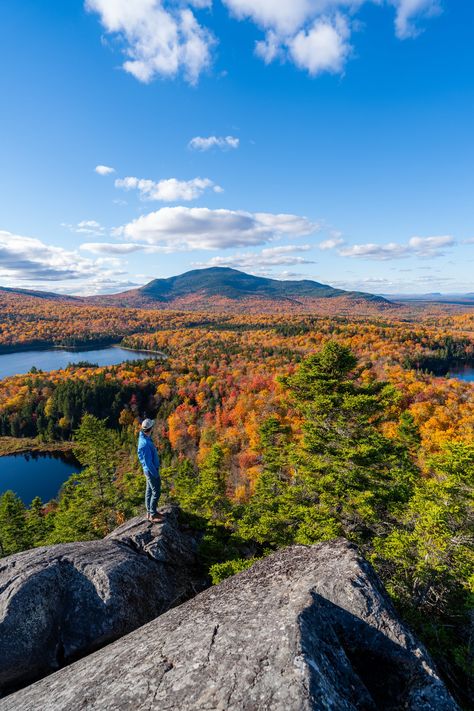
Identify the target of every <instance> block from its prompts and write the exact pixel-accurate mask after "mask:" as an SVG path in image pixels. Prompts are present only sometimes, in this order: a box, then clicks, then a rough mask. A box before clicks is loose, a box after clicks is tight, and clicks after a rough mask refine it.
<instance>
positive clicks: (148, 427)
mask: <svg viewBox="0 0 474 711" xmlns="http://www.w3.org/2000/svg"><path fill="white" fill-rule="evenodd" d="M154 424H155V420H149V419H148V418H147V419H146V420H143V422H142V430H151V428H152V427H153V425H154Z"/></svg>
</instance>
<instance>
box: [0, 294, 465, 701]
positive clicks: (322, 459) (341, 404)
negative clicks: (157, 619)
mask: <svg viewBox="0 0 474 711" xmlns="http://www.w3.org/2000/svg"><path fill="white" fill-rule="evenodd" d="M0 299H1V302H0V351H2V352H8V351H9V350H12V349H16V350H17V349H19V348H21V349H28V348H34V347H47V346H49V347H51V346H59V347H61V346H62V347H64V346H69V347H71V346H84V345H94V344H118V343H120V344H121V345H122V346H123V347H126V348H130V349H134V350H140V351H149V352H150V353H149V359H144V360H131V361H128V362H124V363H122V364H120V365H116V366H108V367H99V366H97V365H96V364H94V363H89V362H81V363H78V364H75V365H70V366H69V367H67V368H65V369H63V370H56V371H49V372H41V371H40V370H38V369H36V368H33V369H32V370H31V371H30V372H29V373H27V374H23V375H16V376H13V377H8V378H5V379H3V380H2V381H0V451H1V453H2V454H6V453H10V452H13V451H18V450H20V449H22V448H23V449H25V448H26V449H29V450H32V451H34V450H35V449H37V450H42V451H55V449H61V450H64V449H67V450H69V449H70V450H72V451H73V452H74V455H75V457H76V459H77V460H78V461H79V462H80V464H81V466H82V470H81V472H80V473H78V474H76V475H74V476H73V477H72V478H71V479H70V480H69V481H68V482H66V483H65V484H64V485H63V487H62V489H61V491H60V492H59V494H58V496H57V497H56V498H55V499H53V500H51V501H47V502H45V501H41V500H40V499H39V498H38V497H37V498H35V499H34V500H33V502H32V504H31V505H30V506H28V507H27V506H25V505H24V504H23V502H22V501H21V500H20V499H19V498H18V497H17V496H16V495H15V493H14V492H11V491H8V492H5V493H3V495H2V496H1V498H0V547H1V554H2V555H8V554H10V553H13V552H17V551H19V550H22V549H25V548H29V547H33V546H38V545H42V544H48V543H57V542H65V541H72V540H87V539H90V538H99V537H102V536H103V535H105V534H107V533H108V532H109V531H110V530H112V529H113V528H114V527H115V526H116V525H117V524H119V523H121V522H123V521H124V520H125V519H126V518H128V517H130V516H133V515H136V514H138V513H141V512H142V510H143V508H142V498H143V489H144V480H143V479H144V478H143V476H142V474H141V470H140V467H139V464H138V461H137V459H136V436H137V432H138V428H139V423H140V421H141V419H143V418H144V417H152V418H154V419H156V424H155V431H154V439H155V441H156V443H157V445H158V449H159V452H160V456H161V461H162V471H161V473H162V480H163V498H162V501H161V503H165V502H176V503H178V504H179V505H180V508H181V510H182V515H183V516H185V517H188V518H189V519H190V520H193V521H194V522H196V521H197V522H199V525H201V526H202V527H203V530H205V535H204V538H203V543H202V546H201V548H202V550H201V553H202V561H203V565H205V566H206V567H207V569H208V570H209V575H210V577H211V578H212V580H213V582H218V581H220V580H222V579H223V578H224V577H226V576H228V575H230V574H232V573H234V572H237V571H239V570H242V569H243V568H245V567H247V566H249V565H251V564H252V562H253V561H254V560H255V559H257V558H260V557H262V556H264V555H266V554H268V553H269V552H271V551H272V550H274V549H275V548H277V547H278V546H281V545H287V544H288V543H292V542H297V543H302V544H309V543H315V542H318V541H323V540H327V539H329V538H334V537H337V536H345V537H347V538H349V539H350V540H353V541H354V542H356V543H357V544H359V545H360V546H361V548H362V549H363V551H364V554H365V555H366V556H367V557H368V558H369V559H370V560H371V561H372V562H373V564H374V565H375V566H376V568H377V570H378V572H379V573H380V575H381V577H382V579H383V580H384V583H385V584H386V586H387V588H388V590H389V592H390V594H391V595H392V597H393V600H394V602H395V604H396V605H397V607H398V608H399V609H400V611H401V612H402V614H403V615H404V616H405V618H406V619H408V620H409V621H410V623H411V624H412V625H413V626H414V627H415V628H416V629H417V631H418V633H419V634H420V635H421V636H422V638H423V639H424V641H425V642H426V643H427V644H428V646H429V647H430V649H431V651H432V653H433V654H434V655H435V656H436V658H437V659H438V661H439V663H440V664H441V666H442V668H443V669H444V670H445V672H444V673H445V676H446V678H447V681H448V683H449V684H450V686H451V688H452V689H453V690H454V691H455V693H456V694H457V695H458V697H459V698H462V699H467V697H468V691H466V689H467V688H468V682H467V680H468V679H469V677H470V675H471V674H472V664H473V647H472V633H470V632H469V622H468V620H469V610H470V609H471V605H472V595H473V593H474V587H473V581H474V574H473V552H472V551H473V549H472V530H473V529H472V524H473V509H472V486H473V478H474V444H473V442H474V398H473V387H474V385H473V383H471V382H468V381H464V380H462V379H458V378H456V377H447V375H448V374H449V373H450V371H451V370H452V369H453V368H456V367H458V368H459V367H462V366H472V365H473V364H474V339H473V333H474V313H473V312H472V311H469V310H466V309H465V310H463V309H462V308H460V307H459V308H454V307H452V308H450V307H444V306H443V308H442V309H441V308H439V307H437V306H436V305H429V306H410V307H409V306H407V305H397V307H396V308H392V309H386V308H384V309H380V308H377V306H376V305H375V306H374V305H371V304H365V305H361V304H355V305H354V307H353V309H352V312H351V313H349V312H348V311H347V310H345V311H344V312H343V313H341V311H340V309H338V308H337V303H335V304H334V306H333V307H332V308H333V312H332V313H331V305H330V304H329V305H328V303H326V302H325V304H324V308H321V309H319V310H318V309H317V308H314V309H313V311H312V312H311V313H308V310H307V309H305V311H304V312H302V313H298V312H297V311H296V312H295V309H294V308H292V309H291V310H288V309H285V308H284V307H281V308H275V309H274V310H273V313H270V312H269V310H268V309H266V310H265V312H263V313H262V312H261V311H259V309H258V306H255V307H254V308H251V309H249V308H245V309H241V310H240V311H239V310H238V309H236V310H234V312H232V313H229V312H228V311H225V310H222V309H218V310H211V309H209V310H208V311H207V312H204V311H199V310H192V311H186V310H180V311H175V310H156V309H148V308H142V309H140V308H118V307H112V306H110V307H108V306H100V305H95V304H89V303H88V304H84V303H77V304H75V303H68V302H67V300H64V301H62V300H56V301H55V300H52V299H47V298H38V297H35V296H28V295H19V294H14V293H7V292H5V293H2V294H1V295H0ZM328 301H329V300H328ZM98 451H100V452H101V453H102V454H104V455H105V458H104V460H103V462H102V465H101V466H98V465H97V461H98V459H97V452H98Z"/></svg>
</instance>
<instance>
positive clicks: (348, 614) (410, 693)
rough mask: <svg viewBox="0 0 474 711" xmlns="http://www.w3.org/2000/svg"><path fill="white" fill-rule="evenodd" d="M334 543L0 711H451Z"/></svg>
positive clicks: (423, 661)
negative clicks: (39, 710) (75, 710)
mask: <svg viewBox="0 0 474 711" xmlns="http://www.w3.org/2000/svg"><path fill="white" fill-rule="evenodd" d="M457 708H458V707H457V706H456V704H455V702H454V701H453V700H452V698H451V696H450V695H449V693H448V691H447V689H446V688H445V686H444V685H443V683H442V682H441V681H440V679H439V678H438V676H437V674H436V671H435V670H434V667H433V664H432V662H431V660H430V658H429V657H428V655H427V653H426V651H425V650H424V648H423V647H422V646H421V645H420V643H419V642H418V641H417V640H416V639H415V638H414V636H413V635H412V633H411V632H410V631H409V630H408V629H407V628H406V627H405V626H404V625H403V624H402V623H401V621H400V620H399V618H398V617H397V615H396V614H395V612H394V610H393V608H392V606H391V604H390V601H389V600H388V597H387V595H386V593H385V592H384V590H383V588H382V586H381V584H380V581H379V579H378V578H377V576H376V575H375V573H374V571H373V570H372V568H371V567H370V565H369V564H368V563H367V562H365V561H364V560H363V559H362V558H361V556H360V555H359V553H358V551H357V549H356V548H355V547H354V546H353V545H351V544H349V543H348V542H347V541H344V540H337V541H329V542H325V543H321V544H318V545H316V546H308V547H306V546H293V547H290V548H286V549H284V550H282V551H279V552H277V553H275V554H273V555H271V556H269V557H268V558H266V559H264V560H262V561H260V562H258V563H257V564H256V565H254V566H253V567H252V568H251V569H249V570H247V571H245V572H243V573H241V574H239V575H236V576H234V577H232V578H230V579H228V580H226V581H224V582H223V583H221V584H220V585H218V586H216V587H214V588H210V589H208V590H206V591H205V592H202V593H201V594H199V595H197V596H196V597H195V598H193V599H192V600H190V601H188V602H186V603H184V604H182V605H181V606H179V607H177V608H174V609H173V610H170V611H169V612H167V613H165V614H164V615H162V616H161V617H159V618H157V619H155V620H153V621H152V622H150V623H148V624H146V625H144V626H143V627H141V628H140V629H137V630H135V631H134V632H132V633H130V634H128V635H127V636H125V637H123V638H122V639H120V640H118V641H116V642H114V643H113V644H111V645H109V646H107V647H105V648H104V649H101V650H99V651H97V652H95V653H94V654H91V655H90V656H88V657H87V658H85V659H81V660H80V661H78V662H75V663H74V664H72V665H70V666H68V667H66V668H64V669H61V670H60V671H58V672H56V673H55V674H52V675H51V676H49V677H47V678H45V679H42V680H41V681H39V682H37V683H35V684H32V685H31V686H29V687H28V688H26V689H23V690H21V691H19V692H17V693H16V694H12V695H11V696H9V697H7V698H6V699H4V700H3V701H1V702H0V709H1V711H17V710H18V709H22V710H24V711H30V710H31V711H33V710H34V709H42V710H43V709H44V710H45V711H60V710H64V711H66V709H67V710H68V711H69V710H71V709H87V710H94V711H99V710H100V711H120V710H129V709H130V710H131V709H137V710H140V711H142V710H143V711H145V709H147V710H148V709H150V710H152V709H156V710H160V711H167V710H176V711H178V710H179V711H191V710H193V711H195V710H204V709H206V710H209V711H210V710H211V709H212V710H224V709H229V710H235V711H241V710H243V711H260V710H261V711H303V710H309V709H312V710H315V709H316V710H318V711H319V710H328V711H329V710H331V711H356V710H357V711H375V710H376V709H380V710H383V711H399V710H400V709H409V710H412V711H415V710H416V711H454V710H455V709H457Z"/></svg>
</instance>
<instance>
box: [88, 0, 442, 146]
mask: <svg viewBox="0 0 474 711" xmlns="http://www.w3.org/2000/svg"><path fill="white" fill-rule="evenodd" d="M222 2H223V4H224V5H225V6H226V7H227V8H228V10H229V12H230V14H231V16H232V17H234V18H236V19H237V20H247V21H251V22H253V23H254V24H255V25H256V26H257V27H259V28H260V29H261V30H262V32H263V33H264V36H263V39H261V40H259V41H257V43H256V46H255V52H256V54H257V56H259V57H261V58H262V59H263V60H264V61H265V62H266V63H267V64H269V63H271V62H273V61H275V60H277V59H280V60H286V61H291V62H293V63H294V64H295V65H296V66H297V67H299V68H300V69H302V70H305V71H307V72H308V73H309V74H310V75H312V76H316V75H318V74H320V73H322V72H330V73H341V72H343V71H344V67H345V64H346V62H347V60H348V58H349V57H350V56H351V54H352V45H351V42H350V38H351V33H352V31H353V28H354V25H355V23H354V18H355V16H356V13H357V11H358V10H359V9H360V8H361V7H362V6H363V5H366V4H368V3H377V4H381V5H383V6H390V7H391V8H393V9H394V11H395V21H394V24H395V33H396V35H397V37H398V38H399V39H407V38H410V37H416V35H417V34H419V32H420V21H421V20H423V19H425V18H429V17H432V16H433V15H436V14H438V13H439V12H441V0H222ZM85 7H86V9H87V10H88V11H90V12H93V13H96V14H98V15H99V18H100V22H101V24H102V26H103V28H104V29H105V31H106V32H107V33H109V34H111V35H113V36H114V37H116V38H117V39H118V41H119V42H120V44H121V46H122V48H123V51H124V53H125V55H126V57H127V58H126V61H125V62H124V63H123V68H124V70H125V71H126V72H128V73H130V74H132V75H133V76H134V77H135V78H136V79H138V80H139V81H141V82H145V83H147V82H150V81H152V80H153V79H155V78H157V77H165V78H174V77H176V76H178V75H180V74H182V75H183V76H184V78H185V79H186V80H187V81H188V82H189V83H191V84H196V82H197V81H198V79H199V77H200V75H201V74H202V72H204V71H205V70H206V69H207V68H208V67H209V66H210V65H211V61H212V49H213V46H214V45H215V43H216V40H215V38H214V36H213V34H212V33H211V32H210V30H209V29H208V28H207V27H205V26H204V25H203V24H200V21H198V19H197V13H199V11H200V10H202V9H205V8H211V7H212V0H133V1H132V0H85ZM199 17H201V15H199ZM206 19H207V18H206ZM211 138H216V137H211ZM204 150H206V149H204Z"/></svg>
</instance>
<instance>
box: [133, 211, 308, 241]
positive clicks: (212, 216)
mask: <svg viewBox="0 0 474 711" xmlns="http://www.w3.org/2000/svg"><path fill="white" fill-rule="evenodd" d="M317 229H318V226H317V225H315V224H312V223H311V222H310V221H309V220H307V219H306V218H305V217H299V216H298V215H286V214H280V215H277V214H271V213H250V212H243V211H238V210H226V209H221V210H210V209H209V208H206V207H199V208H197V207H194V208H190V207H182V206H180V207H164V208H162V209H161V210H157V211H156V212H150V213H149V214H147V215H142V216H141V217H138V218H137V219H136V220H133V222H130V223H129V224H127V225H125V226H124V227H122V228H121V230H120V236H121V237H122V238H123V239H125V240H130V241H132V242H144V243H145V244H149V245H154V246H159V247H161V248H163V249H164V250H165V251H170V252H171V251H177V250H192V249H227V248H232V247H249V246H256V245H262V244H265V243H268V242H272V241H273V240H275V239H278V238H281V237H283V236H286V237H300V236H303V235H309V234H311V233H313V232H314V231H315V230H317Z"/></svg>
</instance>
